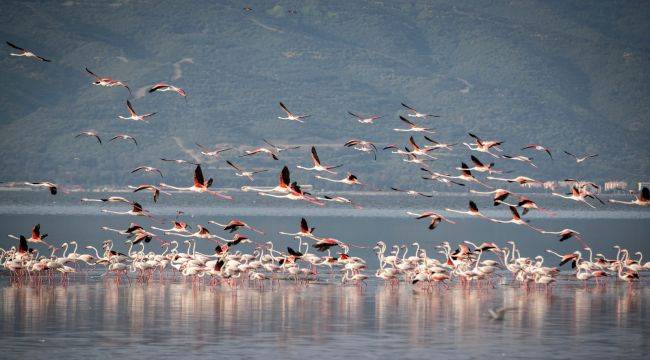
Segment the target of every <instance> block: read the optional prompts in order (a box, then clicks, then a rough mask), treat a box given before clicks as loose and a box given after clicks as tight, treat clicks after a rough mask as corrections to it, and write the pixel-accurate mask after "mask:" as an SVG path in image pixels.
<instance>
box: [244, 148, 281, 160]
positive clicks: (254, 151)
mask: <svg viewBox="0 0 650 360" xmlns="http://www.w3.org/2000/svg"><path fill="white" fill-rule="evenodd" d="M257 154H267V155H268V156H270V157H271V158H272V159H273V160H278V156H277V155H276V154H275V153H274V152H273V151H272V150H269V149H267V148H265V147H258V148H255V149H252V150H246V151H244V155H240V157H244V156H251V155H257Z"/></svg>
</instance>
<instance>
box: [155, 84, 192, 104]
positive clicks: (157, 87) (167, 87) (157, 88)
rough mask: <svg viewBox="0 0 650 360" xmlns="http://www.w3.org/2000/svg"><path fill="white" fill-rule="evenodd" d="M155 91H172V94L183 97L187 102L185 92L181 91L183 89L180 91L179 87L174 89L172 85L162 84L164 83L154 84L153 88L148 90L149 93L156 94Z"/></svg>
mask: <svg viewBox="0 0 650 360" xmlns="http://www.w3.org/2000/svg"><path fill="white" fill-rule="evenodd" d="M156 91H160V92H165V91H173V92H175V93H177V94H178V95H180V96H182V97H184V98H185V100H186V101H187V93H186V92H185V90H183V89H181V88H179V87H176V86H174V85H169V84H167V83H164V82H159V83H156V84H154V85H153V86H151V88H150V89H149V93H152V92H156Z"/></svg>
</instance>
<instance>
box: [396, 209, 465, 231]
mask: <svg viewBox="0 0 650 360" xmlns="http://www.w3.org/2000/svg"><path fill="white" fill-rule="evenodd" d="M406 213H407V214H409V215H411V216H415V218H416V219H418V220H420V219H431V223H430V224H429V230H433V229H435V228H436V227H438V225H439V224H440V222H442V221H444V222H448V223H450V224H455V223H456V222H454V221H451V220H449V219H447V218H446V217H444V216H442V215H440V214H438V213H436V212H433V211H426V212H423V213H420V214H417V213H414V212H410V211H407V212H406Z"/></svg>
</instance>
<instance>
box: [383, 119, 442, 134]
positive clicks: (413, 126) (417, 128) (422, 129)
mask: <svg viewBox="0 0 650 360" xmlns="http://www.w3.org/2000/svg"><path fill="white" fill-rule="evenodd" d="M399 119H400V120H402V121H403V122H405V123H407V124H408V125H409V126H410V127H409V128H408V129H393V130H395V131H397V132H426V133H429V134H435V133H436V132H435V131H433V129H430V128H425V127H422V126H420V125H417V124H415V123H414V122H411V121H410V120H408V119H406V118H405V117H403V116H400V117H399Z"/></svg>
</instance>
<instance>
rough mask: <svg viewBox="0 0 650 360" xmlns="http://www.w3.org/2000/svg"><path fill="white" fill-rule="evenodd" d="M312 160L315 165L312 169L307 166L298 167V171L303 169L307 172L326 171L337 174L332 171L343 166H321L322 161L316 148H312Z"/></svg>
mask: <svg viewBox="0 0 650 360" xmlns="http://www.w3.org/2000/svg"><path fill="white" fill-rule="evenodd" d="M311 160H312V162H313V164H314V166H312V167H305V166H300V165H298V166H296V167H297V168H298V169H303V170H307V171H319V172H320V171H325V172H328V173H330V174H336V172H335V171H332V169H336V168H339V167H341V166H343V165H336V166H329V165H321V162H320V159H319V158H318V153H317V152H316V147H315V146H312V147H311Z"/></svg>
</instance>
